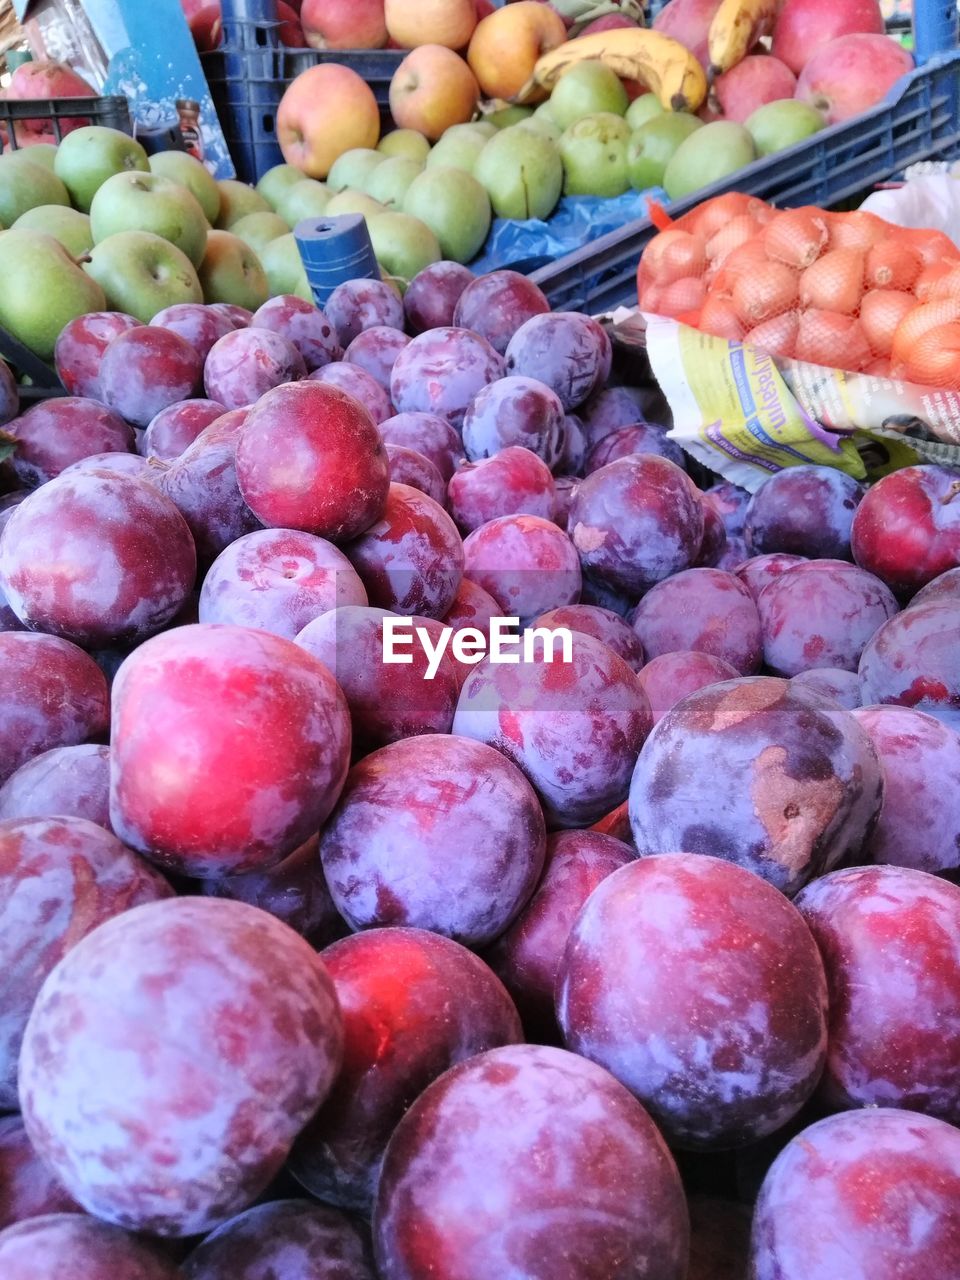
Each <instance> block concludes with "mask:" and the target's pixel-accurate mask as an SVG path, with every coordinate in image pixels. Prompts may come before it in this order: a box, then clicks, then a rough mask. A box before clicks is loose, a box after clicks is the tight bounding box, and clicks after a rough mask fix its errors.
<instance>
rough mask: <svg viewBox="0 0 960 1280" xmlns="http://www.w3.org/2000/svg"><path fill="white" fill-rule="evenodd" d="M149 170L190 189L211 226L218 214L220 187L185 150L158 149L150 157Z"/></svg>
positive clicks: (207, 171) (209, 173) (206, 170)
mask: <svg viewBox="0 0 960 1280" xmlns="http://www.w3.org/2000/svg"><path fill="white" fill-rule="evenodd" d="M150 172H151V173H159V174H160V175H161V177H164V178H169V179H170V181H171V182H179V183H180V185H181V187H186V188H187V190H188V191H192V192H193V194H194V196H195V197H196V199H197V201H198V202H199V204H200V208H201V209H202V210H203V213H204V217H205V218H206V219H207V221H208V222H209V223H210V225H211V226H213V224H214V223H215V222H216V220H217V218H218V217H219V216H220V188H219V187H218V186H217V180H216V178H215V177H214V176H213V174H212V173H211V172H210V171H209V169H207V168H206V167H205V166H204V165H202V164H201V163H200V161H199V160H198V159H197V158H196V157H195V156H192V155H189V154H188V152H186V151H158V152H157V153H156V155H152V156H151V157H150Z"/></svg>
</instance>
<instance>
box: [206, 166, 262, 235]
mask: <svg viewBox="0 0 960 1280" xmlns="http://www.w3.org/2000/svg"><path fill="white" fill-rule="evenodd" d="M217 186H218V187H219V188H220V212H219V213H218V214H217V218H216V221H215V223H214V226H215V227H216V228H217V229H218V230H219V231H229V230H230V228H231V227H232V226H233V224H234V223H235V222H239V221H240V219H241V218H245V217H246V216H247V214H248V213H269V212H270V206H269V205H268V204H267V202H266V200H264V198H263V196H262V195H261V194H260V192H259V191H256V190H254V188H253V187H248V186H247V184H246V183H245V182H238V181H237V180H236V178H221V179H220V181H219V182H218V183H217Z"/></svg>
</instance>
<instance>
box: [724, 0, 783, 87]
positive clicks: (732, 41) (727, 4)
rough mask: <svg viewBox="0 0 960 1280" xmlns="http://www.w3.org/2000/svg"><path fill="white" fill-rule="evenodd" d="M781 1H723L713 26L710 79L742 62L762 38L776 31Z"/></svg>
mask: <svg viewBox="0 0 960 1280" xmlns="http://www.w3.org/2000/svg"><path fill="white" fill-rule="evenodd" d="M778 8H779V4H778V0H721V4H720V8H719V9H718V10H717V12H716V13H715V14H714V15H713V21H712V22H711V23H710V32H709V36H708V47H709V50H710V75H711V77H713V76H719V75H722V74H723V72H724V71H729V70H730V68H731V67H735V66H736V65H737V63H738V62H742V61H743V60H744V58H745V57H746V56H747V54H748V53H749V52H750V50H751V49H752V48H753V46H754V45H755V44H756V43H757V41H758V40H759V39H760V37H761V36H768V35H770V34H771V32H772V31H773V24H774V22H775V21H776V18H777V9H778Z"/></svg>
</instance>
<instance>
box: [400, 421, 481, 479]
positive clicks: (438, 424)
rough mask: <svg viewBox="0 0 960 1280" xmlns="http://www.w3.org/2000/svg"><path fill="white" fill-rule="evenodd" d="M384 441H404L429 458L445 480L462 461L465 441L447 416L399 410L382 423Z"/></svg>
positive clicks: (408, 447)
mask: <svg viewBox="0 0 960 1280" xmlns="http://www.w3.org/2000/svg"><path fill="white" fill-rule="evenodd" d="M379 430H380V436H381V438H382V439H383V441H384V443H385V444H394V445H403V446H404V447H405V448H407V449H415V450H416V452H417V453H422V454H423V456H424V457H425V458H429V459H430V461H431V462H432V463H433V465H434V466H435V467H436V468H437V470H438V471H439V472H440V474H441V475H442V476H443V478H444V480H449V479H450V477H451V476H452V475H453V473H454V471H455V470H456V468H457V465H458V464H459V463H460V462H462V461H463V443H462V441H461V439H460V435H459V433H458V432H456V431H454V429H453V427H451V425H450V423H449V422H447V420H446V418H440V417H438V416H437V414H435V413H398V414H395V415H394V416H393V417H392V418H388V419H387V421H386V422H381V423H379Z"/></svg>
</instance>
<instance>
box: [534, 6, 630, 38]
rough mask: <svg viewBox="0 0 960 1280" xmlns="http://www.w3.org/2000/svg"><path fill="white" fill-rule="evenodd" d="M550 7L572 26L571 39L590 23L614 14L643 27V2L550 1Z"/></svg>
mask: <svg viewBox="0 0 960 1280" xmlns="http://www.w3.org/2000/svg"><path fill="white" fill-rule="evenodd" d="M550 7H551V8H552V9H556V11H557V13H559V15H560V17H561V18H565V19H566V21H567V22H570V23H572V24H573V25H572V26H571V28H570V37H571V39H572V38H573V37H574V36H578V35H579V34H580V32H581V31H582V30H583V28H584V27H588V26H589V25H590V23H591V22H596V20H597V19H598V18H606V17H608V16H609V15H610V14H614V13H615V14H617V15H618V16H619V17H621V18H632V19H633V21H634V22H637V23H639V24H640V26H641V27H642V26H643V20H644V0H551V6H550Z"/></svg>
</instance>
